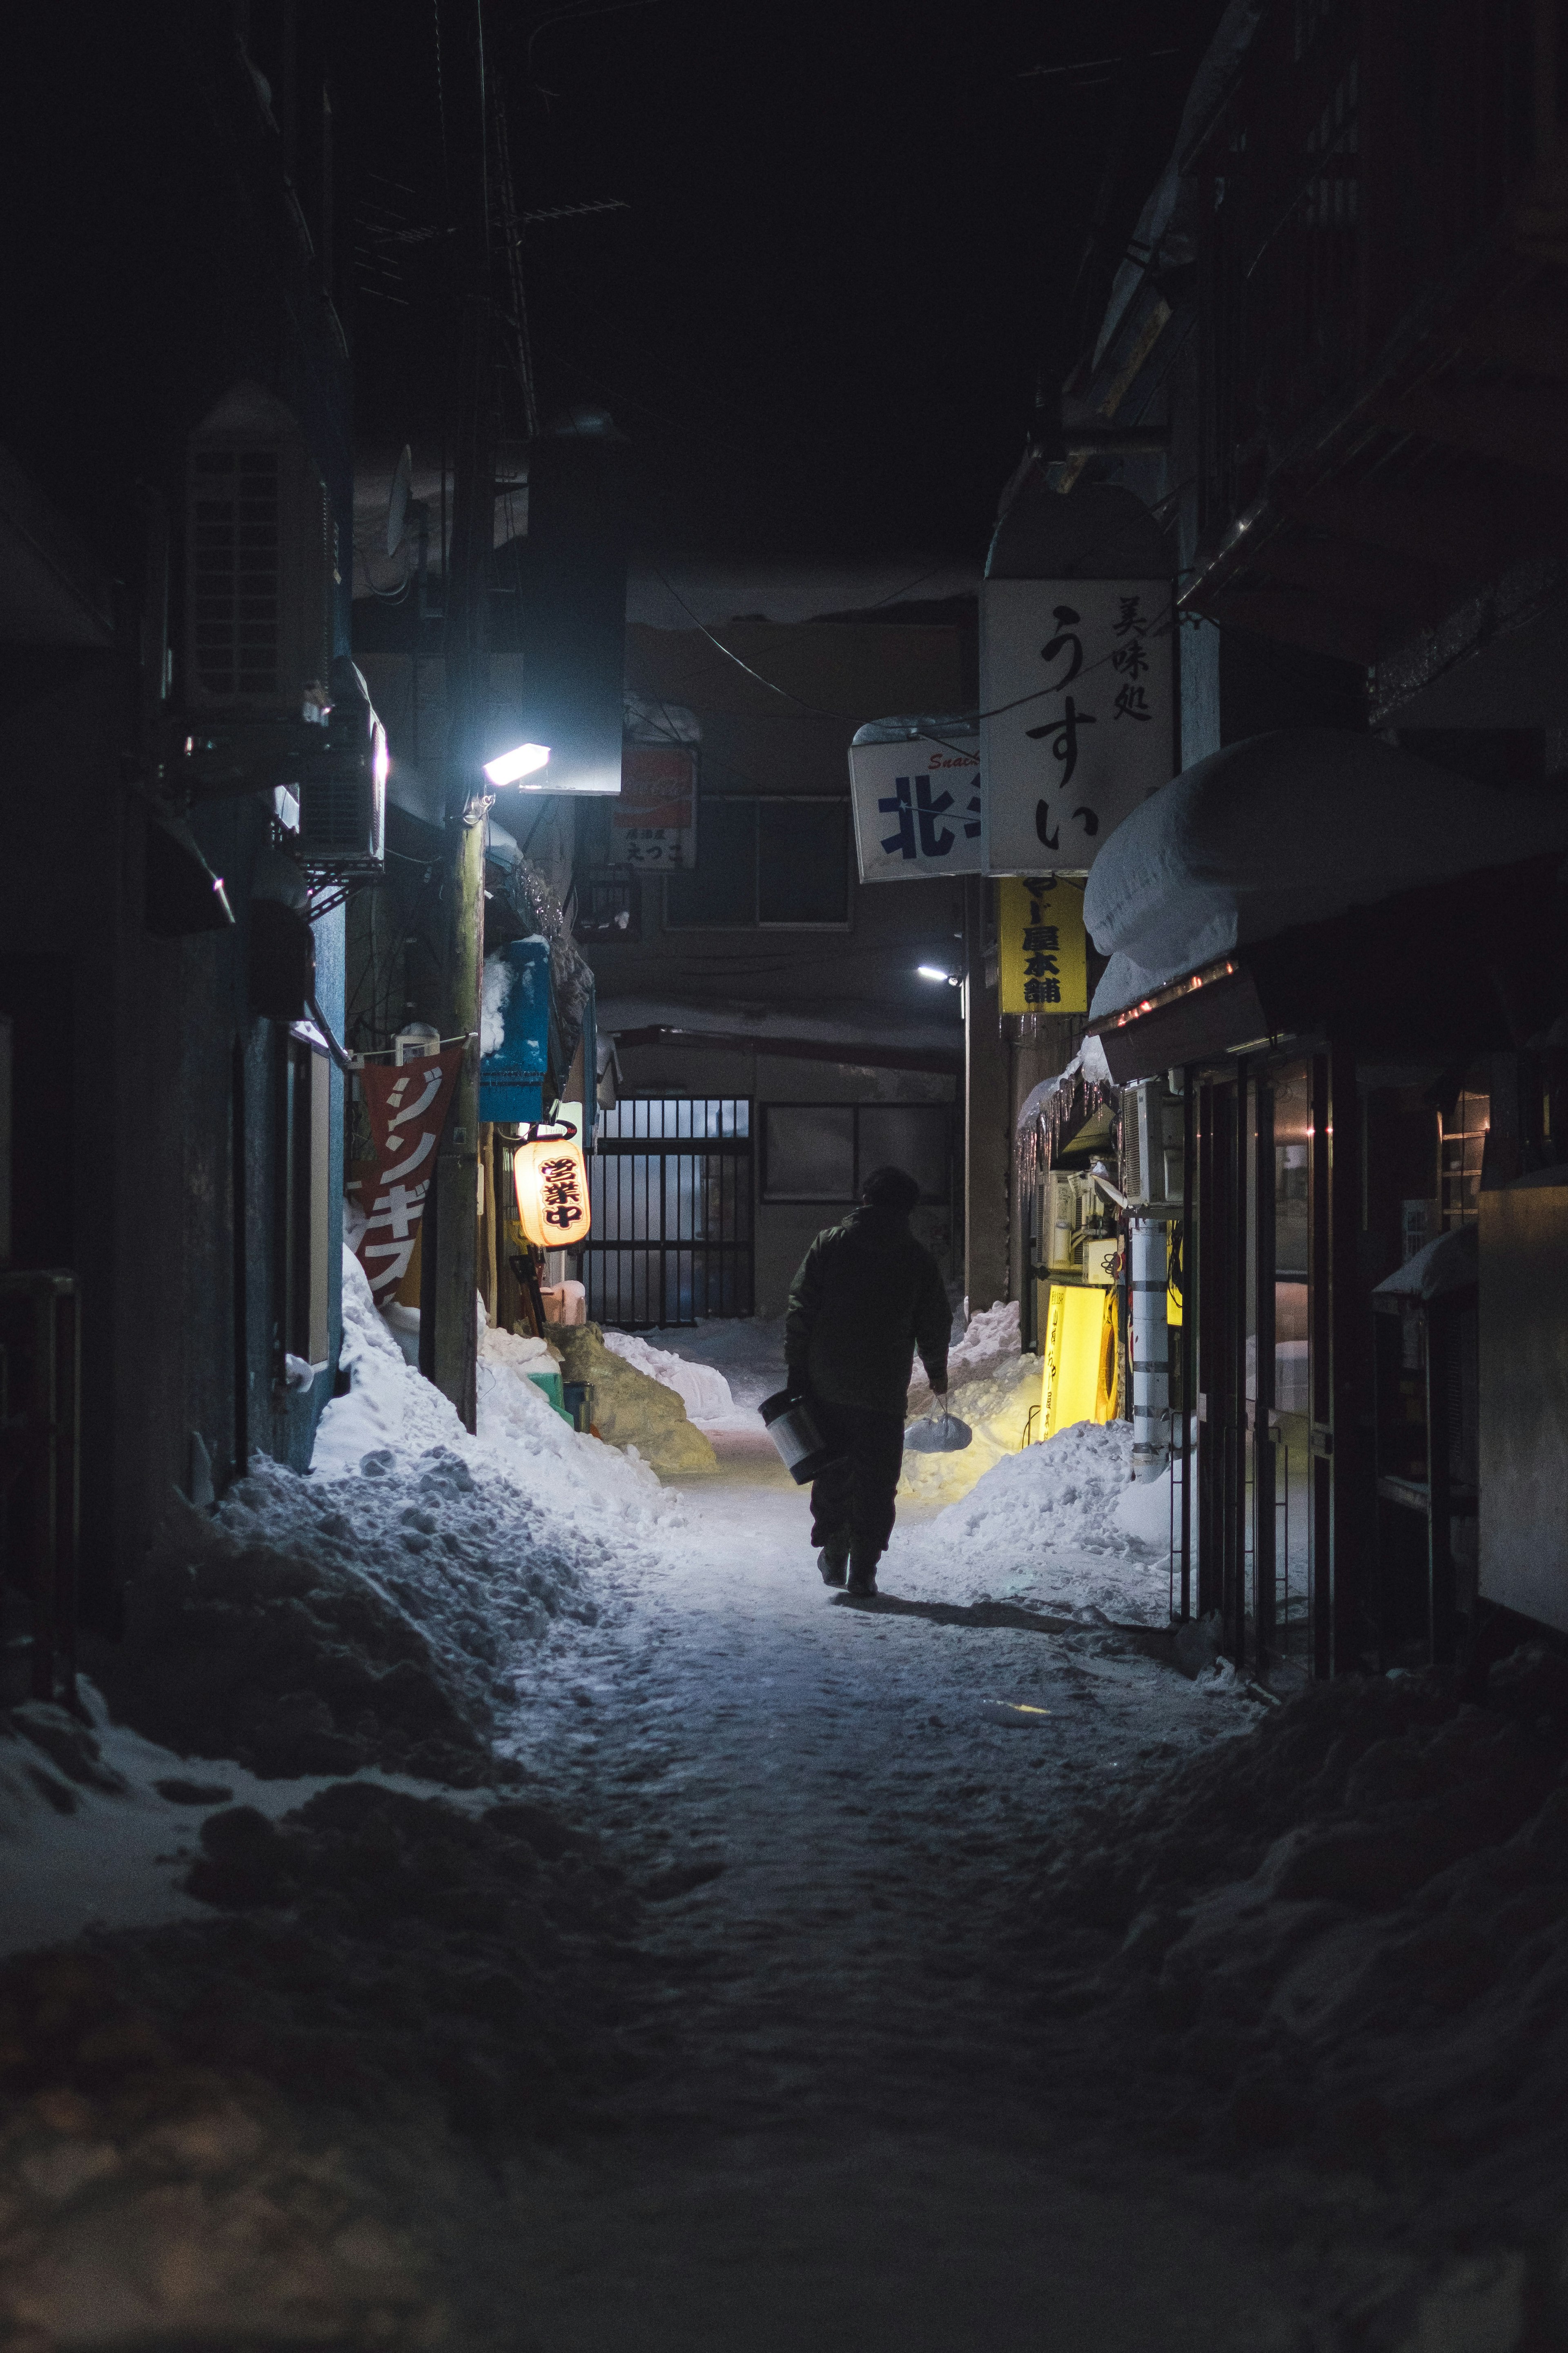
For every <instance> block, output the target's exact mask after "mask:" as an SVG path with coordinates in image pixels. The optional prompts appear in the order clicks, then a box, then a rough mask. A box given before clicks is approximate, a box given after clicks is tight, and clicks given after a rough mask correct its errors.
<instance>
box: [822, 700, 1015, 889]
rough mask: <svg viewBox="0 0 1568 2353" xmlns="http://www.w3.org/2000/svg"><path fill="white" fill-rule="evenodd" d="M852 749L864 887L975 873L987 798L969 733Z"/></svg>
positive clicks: (934, 731) (937, 731)
mask: <svg viewBox="0 0 1568 2353" xmlns="http://www.w3.org/2000/svg"><path fill="white" fill-rule="evenodd" d="M941 735H942V728H941V723H940V722H933V723H932V726H931V734H930V736H921V737H918V738H916V739H915V740H914V741H912V742H910V741H905V742H903V743H899V744H851V745H850V747H849V787H850V792H851V795H852V797H853V801H854V808H855V853H856V857H857V858H858V861H859V867H860V880H861V881H862V882H907V881H922V880H926V879H929V878H930V877H931V875H933V874H978V873H979V871H980V824H981V807H982V803H983V800H984V793H983V790H982V787H981V781H980V744H979V742H978V739H977V738H976V737H975V736H974V734H973V733H970V734H969V735H967V736H964V735H957V734H955V735H954V736H953V737H952V740H951V741H949V742H942V740H940V739H941Z"/></svg>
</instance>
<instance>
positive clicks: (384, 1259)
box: [357, 1046, 463, 1305]
mask: <svg viewBox="0 0 1568 2353" xmlns="http://www.w3.org/2000/svg"><path fill="white" fill-rule="evenodd" d="M462 1060H463V1049H462V1048H461V1046H448V1047H447V1050H446V1051H445V1052H444V1053H439V1054H427V1055H426V1056H425V1057H423V1059H422V1060H419V1061H416V1062H405V1063H404V1064H403V1065H402V1067H401V1068H398V1067H397V1066H396V1065H392V1066H388V1067H385V1068H384V1067H383V1066H382V1065H381V1064H380V1063H375V1062H367V1063H366V1064H365V1065H364V1068H363V1070H362V1071H360V1073H359V1083H360V1092H361V1095H362V1097H363V1103H364V1107H365V1113H366V1115H367V1117H368V1118H369V1121H370V1132H371V1137H372V1141H373V1142H374V1146H375V1163H374V1166H375V1176H374V1182H373V1183H369V1184H365V1185H363V1186H362V1187H361V1195H360V1198H361V1199H362V1200H363V1202H364V1204H365V1207H366V1209H367V1211H368V1215H367V1217H366V1219H365V1227H364V1231H363V1233H362V1234H361V1236H360V1238H359V1242H358V1246H357V1254H358V1258H359V1262H360V1264H361V1265H362V1266H363V1269H364V1271H365V1277H366V1280H367V1281H368V1282H369V1284H370V1288H371V1295H372V1297H373V1298H374V1300H375V1301H376V1303H377V1304H378V1305H384V1304H385V1303H386V1301H387V1300H389V1299H390V1298H391V1297H392V1296H393V1293H395V1291H396V1289H397V1286H398V1284H399V1283H400V1282H402V1280H403V1278H404V1276H405V1274H406V1272H407V1271H408V1261H409V1260H410V1259H411V1258H412V1257H413V1255H414V1244H415V1240H416V1236H417V1234H418V1231H419V1220H420V1219H421V1218H422V1217H423V1216H424V1214H425V1204H426V1200H427V1199H428V1198H429V1193H430V1178H431V1176H432V1174H433V1173H434V1170H435V1166H436V1147H437V1145H438V1144H439V1142H440V1140H441V1130H442V1128H443V1127H444V1126H445V1125H446V1124H447V1107H448V1105H449V1104H450V1103H451V1100H452V1090H453V1089H454V1087H455V1086H456V1085H457V1083H458V1071H459V1070H460V1069H461V1067H462Z"/></svg>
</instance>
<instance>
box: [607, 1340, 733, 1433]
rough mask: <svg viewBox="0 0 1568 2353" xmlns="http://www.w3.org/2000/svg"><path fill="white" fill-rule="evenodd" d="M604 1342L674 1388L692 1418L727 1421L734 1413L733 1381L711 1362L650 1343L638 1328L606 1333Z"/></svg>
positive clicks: (653, 1376) (628, 1361) (640, 1371)
mask: <svg viewBox="0 0 1568 2353" xmlns="http://www.w3.org/2000/svg"><path fill="white" fill-rule="evenodd" d="M605 1347H606V1348H608V1349H609V1350H610V1351H611V1353H612V1355H614V1356H620V1357H622V1358H624V1360H625V1361H626V1363H627V1364H628V1365H631V1366H635V1368H636V1369H637V1371H638V1372H639V1373H646V1374H647V1377H648V1378H649V1380H652V1381H662V1382H663V1383H664V1386H665V1388H668V1389H673V1390H674V1391H675V1393H676V1395H677V1397H678V1398H679V1399H680V1401H681V1403H682V1405H684V1406H685V1408H686V1410H687V1413H688V1415H689V1418H690V1419H691V1420H693V1421H698V1422H705V1421H728V1420H730V1419H732V1418H733V1416H734V1413H735V1400H734V1398H732V1397H731V1394H730V1384H729V1382H728V1381H727V1380H726V1379H725V1378H724V1376H723V1374H722V1373H721V1372H716V1371H715V1370H714V1368H713V1366H711V1365H698V1364H693V1363H692V1362H691V1360H690V1359H689V1357H686V1356H673V1355H672V1354H671V1353H670V1352H669V1350H668V1349H667V1348H654V1347H650V1346H649V1345H648V1343H647V1341H646V1340H644V1339H640V1338H639V1337H638V1336H637V1334H636V1333H635V1332H611V1331H606V1332H605Z"/></svg>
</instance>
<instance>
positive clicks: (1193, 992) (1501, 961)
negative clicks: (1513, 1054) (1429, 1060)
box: [1084, 728, 1568, 1081]
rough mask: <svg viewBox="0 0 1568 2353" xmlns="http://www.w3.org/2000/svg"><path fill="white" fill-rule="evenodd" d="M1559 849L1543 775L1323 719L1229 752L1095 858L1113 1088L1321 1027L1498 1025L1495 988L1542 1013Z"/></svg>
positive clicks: (1171, 790)
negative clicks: (1506, 772) (1421, 749)
mask: <svg viewBox="0 0 1568 2353" xmlns="http://www.w3.org/2000/svg"><path fill="white" fill-rule="evenodd" d="M1565 851H1568V795H1565V794H1564V793H1563V790H1562V788H1561V787H1560V786H1556V785H1548V786H1516V787H1513V788H1511V789H1510V788H1507V787H1497V786H1485V785H1481V784H1478V783H1476V782H1475V781H1473V780H1472V779H1471V778H1469V777H1466V776H1455V775H1453V774H1451V773H1450V772H1449V771H1447V770H1446V769H1442V768H1436V767H1434V766H1432V765H1430V764H1429V763H1428V762H1426V761H1424V760H1418V759H1415V757H1413V756H1412V755H1411V754H1408V753H1404V752H1398V751H1394V749H1392V748H1391V747H1390V746H1389V745H1387V744H1380V743H1378V742H1376V741H1375V740H1374V739H1373V738H1371V737H1367V736H1360V735H1352V734H1349V733H1342V732H1340V731H1339V730H1336V729H1331V728H1310V729H1302V730H1297V731H1291V732H1288V733H1287V732H1282V733H1278V734H1272V735H1259V736H1254V737H1252V738H1251V739H1250V740H1249V741H1247V743H1244V744H1231V745H1229V746H1227V747H1226V750H1224V751H1222V752H1218V753H1215V754H1213V755H1212V756H1211V757H1210V758H1209V759H1207V760H1201V761H1199V762H1198V763H1197V764H1196V765H1194V766H1193V767H1191V768H1189V769H1186V770H1185V771H1184V773H1183V774H1182V775H1181V776H1178V777H1177V778H1176V779H1175V781H1174V782H1173V784H1171V785H1168V786H1165V788H1164V789H1163V791H1162V792H1160V793H1158V794H1156V795H1155V796H1154V797H1152V799H1151V800H1149V801H1147V802H1145V803H1144V804H1143V805H1142V807H1140V808H1138V809H1136V810H1135V811H1134V812H1133V814H1132V815H1131V817H1129V818H1127V819H1126V820H1125V822H1124V823H1123V824H1122V825H1121V826H1119V827H1118V828H1117V830H1116V832H1115V833H1114V834H1113V835H1112V836H1111V838H1110V840H1109V841H1108V842H1107V843H1106V845H1105V848H1104V849H1102V850H1101V852H1100V858H1099V860H1097V862H1096V864H1095V867H1094V869H1093V871H1092V873H1091V875H1090V878H1089V887H1088V890H1087V891H1086V892H1085V903H1084V913H1085V918H1086V921H1087V923H1088V924H1089V931H1090V933H1091V934H1092V935H1093V937H1094V940H1095V942H1096V944H1097V945H1098V946H1099V947H1100V950H1101V952H1102V954H1106V955H1109V956H1110V963H1109V965H1107V967H1106V971H1105V974H1104V976H1103V978H1102V979H1101V981H1100V986H1099V987H1098V988H1097V989H1096V991H1095V996H1094V1003H1093V1006H1092V1007H1091V1008H1090V1020H1089V1026H1090V1029H1091V1030H1092V1031H1094V1032H1097V1033H1098V1034H1099V1035H1100V1037H1101V1038H1102V1039H1104V1041H1105V1049H1106V1053H1107V1057H1108V1059H1109V1060H1110V1068H1111V1071H1112V1073H1113V1074H1114V1075H1115V1076H1116V1077H1117V1078H1118V1080H1121V1081H1124V1080H1126V1079H1129V1078H1133V1077H1139V1076H1142V1075H1143V1074H1145V1073H1146V1072H1147V1071H1155V1070H1160V1069H1163V1068H1165V1067H1167V1066H1169V1065H1172V1064H1176V1063H1180V1062H1185V1061H1195V1060H1204V1059H1205V1057H1207V1056H1208V1055H1210V1054H1215V1053H1223V1052H1226V1051H1233V1050H1236V1049H1237V1048H1238V1047H1240V1046H1242V1045H1244V1044H1252V1043H1260V1042H1262V1041H1264V1040H1265V1039H1268V1038H1269V1037H1271V1036H1274V1035H1278V1034H1283V1033H1286V1032H1294V1031H1296V1030H1298V1029H1302V1028H1305V1027H1310V1026H1313V1025H1314V1024H1321V1023H1326V1022H1330V1021H1331V1020H1336V1019H1340V1020H1344V1021H1348V1022H1350V1023H1352V1025H1354V1026H1357V1027H1361V1028H1364V1029H1380V1030H1381V1032H1382V1033H1383V1034H1384V1035H1386V1036H1389V1037H1400V1038H1404V1039H1407V1040H1408V1041H1410V1042H1412V1043H1414V1042H1415V1039H1416V1038H1417V1037H1418V1036H1420V1035H1423V1034H1424V1033H1427V1032H1430V1033H1432V1035H1433V1037H1434V1039H1435V1041H1436V1043H1438V1044H1439V1045H1441V1044H1442V1043H1444V1042H1445V1041H1446V1040H1447V1039H1458V1038H1459V1037H1460V1036H1462V1035H1463V1034H1464V1033H1465V1031H1466V1029H1467V1028H1468V1027H1469V1026H1474V1024H1475V1023H1476V1022H1477V1021H1478V1020H1479V1021H1480V1022H1482V1023H1483V1025H1484V1024H1485V1023H1486V1022H1492V1023H1494V1024H1495V1023H1497V1022H1499V1021H1500V1020H1501V1018H1502V1015H1501V1010H1500V1008H1501V1007H1502V1006H1503V1005H1505V1004H1507V1003H1508V1000H1509V996H1510V988H1513V989H1514V991H1515V993H1516V994H1521V1004H1520V1006H1519V1008H1517V1009H1518V1012H1519V1014H1520V1016H1521V1018H1522V1016H1523V1014H1524V1011H1525V1009H1526V1008H1525V1006H1524V1004H1523V1001H1522V999H1523V998H1524V997H1528V998H1529V999H1530V1008H1529V1009H1530V1012H1531V1016H1532V1018H1531V1019H1530V1020H1529V1021H1528V1023H1526V1024H1525V1026H1526V1027H1529V1028H1533V1027H1538V1026H1539V1023H1540V1021H1541V1019H1542V1018H1543V1016H1544V1018H1548V1019H1549V1018H1551V1013H1552V1011H1553V1010H1555V1009H1556V1007H1555V1006H1554V1005H1552V1004H1551V1003H1550V1002H1549V1000H1550V998H1551V997H1552V994H1553V992H1554V991H1556V990H1557V989H1558V988H1559V987H1560V986H1561V985H1562V984H1561V979H1560V976H1559V974H1558V972H1557V969H1556V966H1557V965H1558V963H1559V962H1560V961H1561V951H1560V949H1559V947H1558V945H1557V942H1558V940H1559V938H1560V934H1561V909H1560V908H1559V906H1558V905H1557V900H1558V895H1559V894H1558V892H1557V875H1558V871H1559V869H1560V865H1561V860H1562V858H1563V853H1564V852H1565ZM1371 910H1376V911H1377V912H1376V913H1375V914H1371V913H1368V911H1371ZM1504 965H1506V966H1508V967H1509V970H1508V972H1507V973H1505V972H1504V971H1503V970H1502V968H1501V967H1503V966H1504ZM1509 1022H1510V1026H1511V1027H1512V1028H1515V1029H1517V1028H1519V1027H1520V1021H1519V1020H1516V1019H1515V1008H1513V1007H1512V1006H1511V1005H1510V1006H1509Z"/></svg>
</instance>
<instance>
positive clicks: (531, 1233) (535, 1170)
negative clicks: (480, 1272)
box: [511, 1103, 592, 1250]
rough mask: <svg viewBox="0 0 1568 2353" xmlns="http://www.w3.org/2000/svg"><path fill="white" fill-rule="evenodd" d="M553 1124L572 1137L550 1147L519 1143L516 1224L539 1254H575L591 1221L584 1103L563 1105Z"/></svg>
mask: <svg viewBox="0 0 1568 2353" xmlns="http://www.w3.org/2000/svg"><path fill="white" fill-rule="evenodd" d="M551 1124H552V1125H553V1126H559V1127H565V1128H569V1129H570V1130H571V1133H570V1134H569V1135H566V1136H563V1137H560V1138H557V1139H555V1140H553V1141H552V1142H550V1143H542V1142H535V1143H532V1144H521V1145H519V1146H518V1148H517V1152H516V1154H515V1155H514V1157H513V1160H512V1164H511V1177H512V1184H513V1186H514V1187H515V1188H516V1192H517V1217H518V1223H519V1224H520V1225H521V1228H522V1230H523V1233H524V1235H525V1236H526V1238H527V1240H529V1241H531V1243H532V1244H533V1247H534V1249H535V1250H574V1249H575V1248H576V1246H577V1244H578V1243H579V1242H580V1241H583V1240H585V1239H586V1237H587V1233H588V1229H589V1226H590V1224H591V1223H592V1219H591V1218H590V1215H589V1210H588V1169H587V1164H586V1163H585V1161H584V1158H583V1146H582V1143H581V1141H580V1138H581V1135H582V1130H583V1107H582V1105H581V1103H563V1104H562V1106H561V1113H560V1117H559V1119H557V1120H555V1121H552V1123H551Z"/></svg>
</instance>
